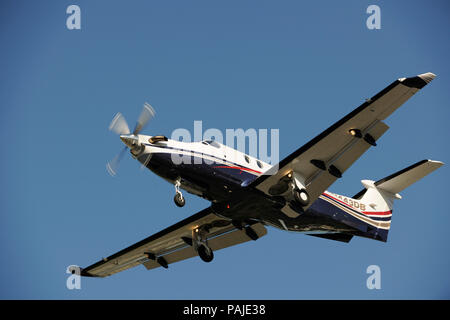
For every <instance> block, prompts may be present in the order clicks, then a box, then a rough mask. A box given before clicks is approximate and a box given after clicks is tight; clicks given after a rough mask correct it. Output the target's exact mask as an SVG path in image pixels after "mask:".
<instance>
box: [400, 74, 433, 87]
mask: <svg viewBox="0 0 450 320" xmlns="http://www.w3.org/2000/svg"><path fill="white" fill-rule="evenodd" d="M435 77H436V75H435V74H434V73H431V72H427V73H422V74H419V75H418V76H415V77H411V78H401V79H399V80H400V82H401V83H402V84H404V85H405V86H408V87H410V88H417V89H422V88H423V87H425V86H426V85H427V84H428V83H430V82H431V81H432V80H433V79H434V78H435Z"/></svg>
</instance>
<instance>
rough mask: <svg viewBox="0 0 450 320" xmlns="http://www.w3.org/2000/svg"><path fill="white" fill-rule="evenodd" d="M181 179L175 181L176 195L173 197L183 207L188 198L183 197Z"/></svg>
mask: <svg viewBox="0 0 450 320" xmlns="http://www.w3.org/2000/svg"><path fill="white" fill-rule="evenodd" d="M180 184H181V182H180V179H177V180H176V181H175V197H173V201H174V202H175V204H176V205H177V206H178V207H180V208H181V207H183V206H184V205H185V204H186V200H185V199H184V197H183V194H182V193H181V191H180Z"/></svg>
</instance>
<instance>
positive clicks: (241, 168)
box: [214, 166, 261, 174]
mask: <svg viewBox="0 0 450 320" xmlns="http://www.w3.org/2000/svg"><path fill="white" fill-rule="evenodd" d="M214 168H228V169H237V170H241V171H242V170H245V171H252V172H256V173H259V174H260V173H261V171H256V170H253V169H249V168H244V167H230V166H217V167H214Z"/></svg>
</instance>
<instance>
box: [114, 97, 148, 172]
mask: <svg viewBox="0 0 450 320" xmlns="http://www.w3.org/2000/svg"><path fill="white" fill-rule="evenodd" d="M154 116H155V109H153V107H152V106H151V105H150V104H148V103H147V102H146V103H144V107H143V108H142V112H141V115H140V116H139V118H138V120H137V123H136V126H135V128H134V130H133V133H130V128H129V127H128V123H127V121H126V120H125V117H124V116H123V115H122V114H121V113H120V112H118V113H117V114H116V115H115V116H114V118H113V119H112V121H111V124H110V125H109V130H110V131H113V132H114V133H116V134H118V135H120V139H121V140H122V141H123V143H124V144H125V148H123V149H122V150H121V151H120V152H119V153H118V154H117V155H116V156H115V157H114V158H113V159H112V160H111V161H109V162H108V163H107V164H106V170H107V171H108V173H109V174H110V175H111V176H115V175H116V174H117V170H118V168H119V164H120V161H121V160H122V158H123V155H124V154H125V152H126V151H127V149H128V148H131V149H134V148H137V147H139V138H138V136H137V135H138V134H139V133H140V132H141V131H142V130H143V129H144V128H145V126H146V125H147V123H148V122H149V121H150V119H152V118H153V117H154ZM149 158H150V156H149V157H147V160H146V161H145V162H147V161H149V160H150V159H149Z"/></svg>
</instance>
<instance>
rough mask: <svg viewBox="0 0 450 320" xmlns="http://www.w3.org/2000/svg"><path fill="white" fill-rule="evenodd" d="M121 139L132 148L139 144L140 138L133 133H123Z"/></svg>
mask: <svg viewBox="0 0 450 320" xmlns="http://www.w3.org/2000/svg"><path fill="white" fill-rule="evenodd" d="M120 140H122V142H123V143H125V145H126V146H127V147H128V148H130V149H133V148H134V147H135V146H137V145H138V138H137V137H136V136H135V135H132V134H122V135H121V136H120Z"/></svg>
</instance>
